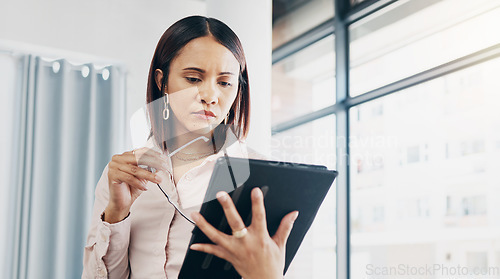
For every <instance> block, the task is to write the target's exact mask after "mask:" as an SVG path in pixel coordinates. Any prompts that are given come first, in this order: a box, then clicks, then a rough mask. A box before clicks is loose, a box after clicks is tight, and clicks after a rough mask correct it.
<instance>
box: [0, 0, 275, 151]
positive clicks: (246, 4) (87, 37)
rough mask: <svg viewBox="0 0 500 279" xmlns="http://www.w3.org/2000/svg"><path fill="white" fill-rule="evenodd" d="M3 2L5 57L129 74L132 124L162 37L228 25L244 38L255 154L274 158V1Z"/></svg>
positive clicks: (0, 29) (0, 31)
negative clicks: (38, 57) (178, 25)
mask: <svg viewBox="0 0 500 279" xmlns="http://www.w3.org/2000/svg"><path fill="white" fill-rule="evenodd" d="M1 1H2V3H1V4H0V50H2V49H6V48H7V49H9V48H13V49H20V50H25V51H29V52H36V53H45V54H49V57H51V58H62V57H64V58H70V59H71V60H74V61H76V62H79V61H81V62H89V61H91V62H101V63H109V62H112V63H121V64H124V65H125V66H126V68H127V70H128V77H127V78H128V80H127V104H128V105H127V117H128V118H129V117H130V116H131V115H132V114H133V113H134V112H135V111H136V110H137V109H139V108H140V107H141V106H143V105H144V104H145V93H146V84H147V74H148V70H149V64H150V62H151V58H152V55H153V52H154V49H155V47H156V44H157V42H158V39H159V38H160V37H161V35H162V34H163V32H164V31H165V30H166V29H167V28H168V27H169V26H170V25H171V24H172V23H174V22H175V21H177V20H179V19H181V18H183V17H185V16H188V15H194V14H200V15H208V16H211V17H215V18H218V19H221V20H222V21H224V22H225V23H227V24H228V25H229V26H230V27H231V28H232V29H233V30H234V31H235V33H236V34H237V35H238V36H239V37H240V39H241V41H242V43H243V47H244V50H245V53H246V57H247V62H248V67H249V75H250V85H251V96H252V116H251V133H250V135H249V138H248V142H249V146H250V147H252V148H254V149H256V150H258V151H260V152H263V153H268V151H269V142H270V129H271V126H270V125H271V124H270V96H271V36H272V35H271V32H272V30H271V12H272V4H271V0H257V1H243V0H206V1H203V0H182V1H177V0H149V1H139V0H86V1H75V0H50V1H49V0H46V1H37V0H1ZM242 11H244V12H242Z"/></svg>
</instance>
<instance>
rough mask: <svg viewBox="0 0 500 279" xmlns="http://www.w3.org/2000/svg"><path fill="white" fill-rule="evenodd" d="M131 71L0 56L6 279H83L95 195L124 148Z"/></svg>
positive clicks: (1, 240) (0, 233) (1, 265)
mask: <svg viewBox="0 0 500 279" xmlns="http://www.w3.org/2000/svg"><path fill="white" fill-rule="evenodd" d="M124 88H125V72H124V70H123V69H122V68H121V67H120V66H107V67H104V68H97V67H96V66H95V65H93V64H85V65H74V64H72V63H70V62H68V61H66V60H64V59H61V60H56V61H53V60H52V61H49V60H45V59H43V58H42V57H39V56H35V55H26V54H15V53H0V93H1V100H0V116H1V121H0V131H1V134H2V136H1V138H0V144H1V148H2V150H3V152H2V153H3V154H2V156H1V157H0V179H1V184H0V188H1V195H0V221H1V223H0V224H1V226H0V251H2V252H1V253H2V254H3V255H2V257H1V262H0V277H1V278H79V277H81V271H82V258H83V247H84V244H85V238H86V233H87V226H88V224H89V218H90V213H91V208H92V205H93V199H94V189H95V185H96V183H97V180H98V178H99V177H100V175H101V172H102V170H103V169H104V166H105V165H106V164H107V162H109V160H110V158H111V156H112V154H116V153H118V152H122V151H123V149H124V145H125V125H126V115H125V100H126V96H125V89H124Z"/></svg>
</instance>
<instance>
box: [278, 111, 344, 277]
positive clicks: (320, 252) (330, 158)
mask: <svg viewBox="0 0 500 279" xmlns="http://www.w3.org/2000/svg"><path fill="white" fill-rule="evenodd" d="M335 145H336V141H335V116H333V115H332V116H327V117H323V118H321V119H318V120H316V121H313V122H310V123H307V124H304V125H301V126H299V127H297V128H294V129H290V130H287V131H285V132H282V133H279V134H276V135H274V136H273V138H272V147H271V148H272V157H273V158H274V159H277V160H282V161H289V162H296V163H308V164H317V165H326V166H327V167H328V168H329V169H335V163H336V160H335ZM335 212H336V210H335V185H332V188H330V191H329V192H328V195H327V196H326V198H325V200H324V201H323V204H322V205H321V207H320V209H319V212H318V214H317V215H316V219H315V220H314V222H313V224H312V226H311V229H310V230H309V232H308V233H307V234H306V237H305V238H304V241H303V242H302V245H301V246H300V248H299V251H298V252H297V255H296V256H295V258H294V260H293V261H292V264H291V265H290V268H289V270H288V272H287V274H286V277H285V278H286V279H302V278H311V279H330V278H332V274H335V273H336V269H335V266H336V258H335V244H336V243H335V241H336V237H335V231H336V227H335V214H336V213H335Z"/></svg>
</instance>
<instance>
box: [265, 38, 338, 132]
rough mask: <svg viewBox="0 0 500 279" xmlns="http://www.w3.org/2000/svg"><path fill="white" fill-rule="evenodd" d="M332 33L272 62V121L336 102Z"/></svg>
mask: <svg viewBox="0 0 500 279" xmlns="http://www.w3.org/2000/svg"><path fill="white" fill-rule="evenodd" d="M333 46H334V40H333V36H329V37H327V38H325V39H322V40H321V41H319V42H317V43H315V44H313V45H311V46H309V47H307V48H305V49H303V50H301V51H299V52H297V53H294V54H293V55H291V56H289V57H287V58H285V59H283V60H282V61H280V62H278V63H276V64H274V65H273V69H272V80H273V85H272V100H271V110H272V111H271V113H272V123H273V125H275V124H279V123H282V122H285V121H287V120H291V119H294V118H296V117H298V116H301V115H304V114H306V113H310V112H313V111H316V110H319V109H322V108H325V107H327V106H330V105H332V104H334V103H335V94H334V92H335V56H334V54H335V53H334V51H333Z"/></svg>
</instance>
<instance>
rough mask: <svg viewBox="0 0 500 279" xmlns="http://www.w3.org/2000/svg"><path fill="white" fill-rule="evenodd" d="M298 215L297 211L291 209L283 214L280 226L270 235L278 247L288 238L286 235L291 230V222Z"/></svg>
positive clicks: (281, 246)
mask: <svg viewBox="0 0 500 279" xmlns="http://www.w3.org/2000/svg"><path fill="white" fill-rule="evenodd" d="M298 216H299V212H298V211H293V212H290V213H288V214H287V215H285V217H283V219H281V223H280V226H279V227H278V230H277V231H276V233H275V234H274V236H273V237H272V239H273V240H274V242H276V244H277V245H278V246H279V247H280V248H283V247H285V245H286V241H287V239H288V236H289V235H290V232H291V231H292V228H293V223H294V222H295V220H296V219H297V217H298Z"/></svg>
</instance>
